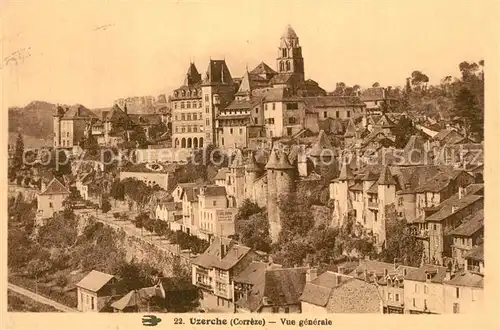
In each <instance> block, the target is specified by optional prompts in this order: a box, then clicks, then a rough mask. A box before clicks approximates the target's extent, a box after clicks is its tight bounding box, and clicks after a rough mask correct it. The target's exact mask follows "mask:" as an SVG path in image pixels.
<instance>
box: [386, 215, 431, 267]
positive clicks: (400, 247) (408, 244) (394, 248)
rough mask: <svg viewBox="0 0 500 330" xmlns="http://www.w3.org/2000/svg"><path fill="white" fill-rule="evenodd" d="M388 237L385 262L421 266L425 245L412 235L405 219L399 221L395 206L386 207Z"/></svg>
mask: <svg viewBox="0 0 500 330" xmlns="http://www.w3.org/2000/svg"><path fill="white" fill-rule="evenodd" d="M386 237H387V238H386V244H385V248H384V249H383V250H382V254H381V257H382V259H383V260H384V261H385V262H394V261H395V260H396V261H398V262H400V263H403V264H404V265H408V266H414V267H418V266H419V265H420V262H421V260H422V253H423V250H424V246H423V243H422V241H421V240H419V239H417V238H416V237H415V236H414V235H412V234H411V232H410V230H409V226H408V224H407V222H406V220H405V219H398V216H397V214H396V209H395V207H394V205H388V206H386Z"/></svg>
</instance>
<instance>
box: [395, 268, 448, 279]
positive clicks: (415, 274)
mask: <svg viewBox="0 0 500 330" xmlns="http://www.w3.org/2000/svg"><path fill="white" fill-rule="evenodd" d="M427 274H430V276H431V279H430V281H431V282H432V283H443V281H444V278H445V277H446V267H442V266H436V265H423V266H421V267H419V268H417V269H415V270H412V271H409V272H408V273H407V274H406V277H405V280H409V281H418V282H425V281H427Z"/></svg>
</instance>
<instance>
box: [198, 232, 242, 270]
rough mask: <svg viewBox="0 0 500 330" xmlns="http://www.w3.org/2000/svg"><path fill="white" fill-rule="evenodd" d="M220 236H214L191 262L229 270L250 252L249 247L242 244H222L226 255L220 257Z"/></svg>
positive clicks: (206, 266)
mask: <svg viewBox="0 0 500 330" xmlns="http://www.w3.org/2000/svg"><path fill="white" fill-rule="evenodd" d="M221 242H222V239H221V238H215V239H214V241H213V242H212V244H211V245H210V246H209V247H208V249H206V250H205V252H203V254H201V255H200V256H198V257H197V258H196V259H195V260H194V261H193V262H192V263H193V264H195V265H198V266H201V267H203V268H219V269H223V270H229V269H231V268H232V267H234V266H235V265H236V264H237V263H238V262H240V260H241V259H242V258H243V257H245V256H246V255H247V254H248V253H250V251H251V249H250V248H249V247H246V246H244V245H238V244H223V245H224V246H225V249H227V253H226V255H225V256H224V257H223V258H222V259H221V258H220V256H221V244H222V243H221Z"/></svg>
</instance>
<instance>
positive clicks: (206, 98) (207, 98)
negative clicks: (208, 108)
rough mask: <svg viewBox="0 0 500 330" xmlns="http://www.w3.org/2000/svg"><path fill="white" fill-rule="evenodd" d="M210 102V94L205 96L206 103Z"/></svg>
mask: <svg viewBox="0 0 500 330" xmlns="http://www.w3.org/2000/svg"><path fill="white" fill-rule="evenodd" d="M208 100H209V97H208V94H205V102H208Z"/></svg>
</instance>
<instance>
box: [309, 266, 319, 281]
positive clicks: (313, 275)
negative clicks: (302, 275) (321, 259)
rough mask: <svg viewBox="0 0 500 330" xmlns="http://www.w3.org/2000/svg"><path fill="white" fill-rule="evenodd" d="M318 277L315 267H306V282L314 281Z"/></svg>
mask: <svg viewBox="0 0 500 330" xmlns="http://www.w3.org/2000/svg"><path fill="white" fill-rule="evenodd" d="M316 277H318V270H317V269H316V268H307V272H306V282H311V281H314V279H315V278H316Z"/></svg>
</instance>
